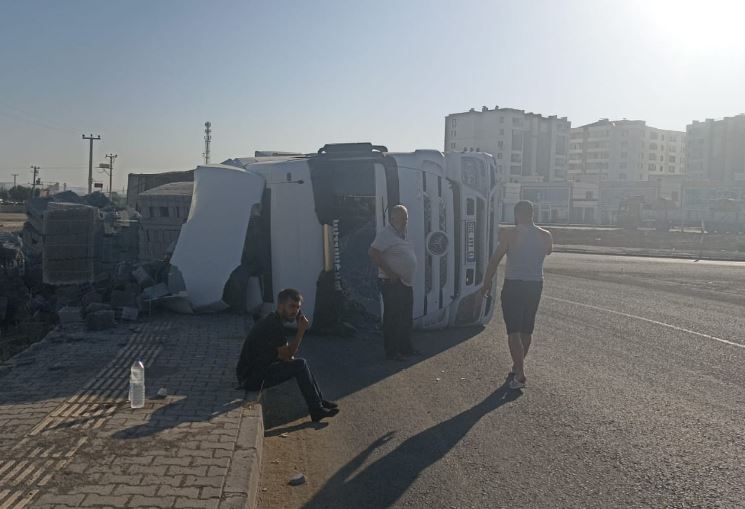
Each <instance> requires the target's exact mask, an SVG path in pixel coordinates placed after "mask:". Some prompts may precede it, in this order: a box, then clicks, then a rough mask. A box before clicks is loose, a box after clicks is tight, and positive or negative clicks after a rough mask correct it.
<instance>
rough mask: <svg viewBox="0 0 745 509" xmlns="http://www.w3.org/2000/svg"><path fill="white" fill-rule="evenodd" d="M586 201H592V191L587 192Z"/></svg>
mask: <svg viewBox="0 0 745 509" xmlns="http://www.w3.org/2000/svg"><path fill="white" fill-rule="evenodd" d="M585 200H592V191H585Z"/></svg>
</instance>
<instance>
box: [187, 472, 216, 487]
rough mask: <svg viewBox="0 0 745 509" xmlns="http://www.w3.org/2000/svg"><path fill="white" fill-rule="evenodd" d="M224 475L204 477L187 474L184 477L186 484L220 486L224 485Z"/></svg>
mask: <svg viewBox="0 0 745 509" xmlns="http://www.w3.org/2000/svg"><path fill="white" fill-rule="evenodd" d="M222 481H223V478H222V476H215V477H202V476H199V477H197V476H194V475H187V476H186V478H185V479H184V486H212V487H213V488H219V487H221V486H222Z"/></svg>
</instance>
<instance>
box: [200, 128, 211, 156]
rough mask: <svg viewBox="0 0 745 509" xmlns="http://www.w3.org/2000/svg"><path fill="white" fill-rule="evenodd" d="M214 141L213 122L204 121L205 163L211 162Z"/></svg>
mask: <svg viewBox="0 0 745 509" xmlns="http://www.w3.org/2000/svg"><path fill="white" fill-rule="evenodd" d="M211 142H212V122H205V123H204V154H202V155H203V156H204V164H210V143H211Z"/></svg>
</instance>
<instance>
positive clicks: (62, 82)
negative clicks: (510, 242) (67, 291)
mask: <svg viewBox="0 0 745 509" xmlns="http://www.w3.org/2000/svg"><path fill="white" fill-rule="evenodd" d="M0 12H1V13H2V15H1V16H0V182H9V181H10V182H12V180H13V178H12V176H11V174H12V173H18V174H19V176H18V182H19V183H26V182H30V178H31V170H30V166H31V165H38V166H40V167H41V170H40V176H41V179H42V180H43V181H44V182H65V183H67V184H68V186H85V185H86V182H87V171H88V142H87V141H84V140H83V139H82V135H83V134H86V135H87V134H93V135H99V134H100V135H101V138H102V140H101V141H97V142H94V166H97V165H98V164H99V163H102V162H105V161H106V160H105V158H104V156H105V155H106V154H107V153H115V154H117V155H118V158H117V159H116V162H115V171H114V188H115V190H117V189H121V188H122V187H123V186H124V185H125V183H126V174H127V173H153V172H157V171H166V170H180V169H191V168H194V167H195V166H196V165H197V164H199V163H200V162H201V161H202V152H203V149H204V147H203V143H204V142H203V136H204V132H203V130H204V122H205V121H210V122H212V126H213V143H212V162H220V161H223V160H225V159H227V158H229V157H238V156H246V155H252V154H253V152H254V150H283V151H296V152H313V151H316V150H317V149H318V148H319V147H321V146H323V145H324V144H326V143H338V142H353V141H370V142H372V143H374V144H382V145H386V146H387V147H388V148H389V149H390V150H392V151H393V150H395V151H409V150H414V149H417V148H435V149H440V150H442V145H443V139H444V124H445V123H444V118H445V116H446V115H447V114H449V113H455V112H460V111H467V110H468V109H469V108H472V107H473V108H477V109H478V108H481V106H483V105H486V106H488V107H489V108H493V107H494V106H496V105H499V106H500V107H512V108H518V109H525V110H527V111H532V112H536V113H542V114H544V115H559V116H567V117H568V118H569V120H570V121H571V122H572V125H573V126H580V125H583V124H586V123H589V122H593V121H595V120H597V119H599V118H613V119H620V118H629V119H641V120H646V121H647V123H648V124H649V125H652V126H654V127H659V128H664V129H678V130H685V126H686V125H687V124H689V123H691V121H693V120H704V119H706V118H721V117H725V116H731V115H735V114H739V113H744V112H745V92H744V91H745V37H742V35H741V33H742V32H741V24H742V20H743V19H745V2H740V1H739V0H707V1H706V2H702V1H700V0H696V1H693V0H678V1H676V0H618V1H611V0H563V1H562V0H521V1H514V0H513V1H485V0H484V1H477V0H462V1H459V2H453V1H452V0H451V1H443V0H398V1H394V0H376V1H372V0H371V1H361V0H360V1H351V2H350V1H349V0H346V1H343V0H339V1H332V0H317V1H314V2H309V1H307V0H306V1H301V0H297V1H289V0H287V1H285V0H274V1H269V0H267V1H262V2H260V1H253V0H240V1H238V0H235V1H233V0H214V1H209V2H205V1H202V0H200V1H192V0H129V1H106V2H103V1H99V0H65V1H58V0H48V1H41V0H24V1H23V2H18V1H15V0H0ZM94 171H95V170H94ZM94 177H95V179H96V180H107V179H108V177H105V176H104V175H101V174H99V173H96V174H95V175H94Z"/></svg>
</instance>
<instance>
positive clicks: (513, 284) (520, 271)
mask: <svg viewBox="0 0 745 509" xmlns="http://www.w3.org/2000/svg"><path fill="white" fill-rule="evenodd" d="M515 224H516V226H515V227H514V228H509V229H507V230H504V231H503V232H502V235H501V236H500V242H499V245H498V246H497V250H496V252H495V253H494V255H493V256H492V258H491V260H489V266H488V267H487V269H486V276H485V277H484V286H483V287H482V288H481V293H482V296H486V295H489V294H490V292H491V286H492V283H493V280H494V275H495V274H496V272H497V266H498V265H499V262H500V261H502V258H503V257H504V256H505V255H506V256H507V268H506V270H505V274H504V284H503V286H502V294H501V298H502V315H503V316H504V323H505V325H506V326H507V338H508V343H509V347H510V355H511V356H512V371H511V372H510V375H511V379H510V388H511V389H521V388H523V387H525V382H526V380H527V379H526V377H525V357H526V356H527V355H528V350H529V349H530V343H531V341H532V339H533V328H534V327H535V315H536V313H537V312H538V304H539V303H540V300H541V292H542V291H543V261H544V259H545V258H546V256H547V255H549V254H551V251H552V249H553V239H552V237H551V233H550V232H549V231H548V230H544V229H543V228H539V227H538V226H536V225H535V223H534V222H533V204H532V203H531V202H529V201H521V202H519V203H517V204H516V205H515Z"/></svg>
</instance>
